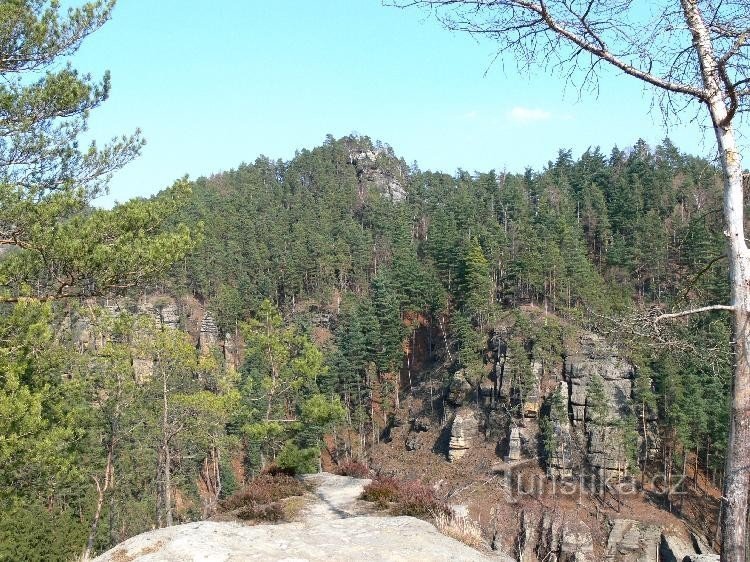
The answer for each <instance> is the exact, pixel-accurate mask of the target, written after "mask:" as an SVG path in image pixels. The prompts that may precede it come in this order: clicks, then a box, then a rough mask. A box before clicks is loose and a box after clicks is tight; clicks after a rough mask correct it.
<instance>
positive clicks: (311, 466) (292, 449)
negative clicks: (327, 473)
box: [276, 441, 320, 474]
mask: <svg viewBox="0 0 750 562" xmlns="http://www.w3.org/2000/svg"><path fill="white" fill-rule="evenodd" d="M318 457H320V450H318V449H316V448H312V447H311V448H308V449H300V448H299V447H298V446H297V445H295V444H294V443H293V442H292V441H287V442H286V443H285V444H284V447H283V448H282V449H281V451H280V452H279V454H278V455H277V456H276V464H277V465H279V467H280V468H282V469H284V470H288V471H290V472H291V473H292V474H309V473H311V472H317V471H318Z"/></svg>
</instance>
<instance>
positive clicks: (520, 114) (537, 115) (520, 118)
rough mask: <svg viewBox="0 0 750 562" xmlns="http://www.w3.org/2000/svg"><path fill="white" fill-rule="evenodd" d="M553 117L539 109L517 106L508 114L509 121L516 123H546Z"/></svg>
mask: <svg viewBox="0 0 750 562" xmlns="http://www.w3.org/2000/svg"><path fill="white" fill-rule="evenodd" d="M551 117H552V113H550V112H549V111H545V110H544V109H539V108H530V107H523V106H521V105H517V106H516V107H514V108H513V109H511V110H510V111H509V112H508V119H510V120H511V121H514V122H516V123H533V122H536V121H546V120H547V119H550V118H551Z"/></svg>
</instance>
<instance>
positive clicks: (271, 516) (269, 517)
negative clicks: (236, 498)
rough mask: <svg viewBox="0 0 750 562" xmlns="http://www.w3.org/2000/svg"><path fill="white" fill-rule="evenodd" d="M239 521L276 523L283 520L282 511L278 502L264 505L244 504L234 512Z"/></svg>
mask: <svg viewBox="0 0 750 562" xmlns="http://www.w3.org/2000/svg"><path fill="white" fill-rule="evenodd" d="M235 515H237V517H239V518H240V519H246V520H248V519H249V520H252V519H254V520H260V521H270V522H272V523H276V522H278V521H281V520H283V519H284V509H283V508H282V507H281V504H280V503H279V502H273V503H269V504H264V505H257V504H253V503H251V504H246V505H243V506H242V507H240V508H239V509H237V510H236V511H235Z"/></svg>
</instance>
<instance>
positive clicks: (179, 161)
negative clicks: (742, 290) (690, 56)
mask: <svg viewBox="0 0 750 562" xmlns="http://www.w3.org/2000/svg"><path fill="white" fill-rule="evenodd" d="M493 57H494V51H493V45H492V43H489V42H477V41H475V40H474V39H472V38H471V37H468V36H466V35H463V34H456V33H451V32H448V31H445V30H444V29H442V28H441V27H440V26H439V25H438V24H437V23H436V22H435V21H434V20H432V19H429V18H427V17H426V14H425V13H424V12H420V11H417V10H400V9H395V8H388V7H383V6H382V5H381V2H380V0H221V1H219V2H211V3H209V2H198V1H194V0H158V1H151V0H120V2H119V4H118V6H117V7H116V9H115V12H114V17H113V19H112V21H110V22H109V23H107V24H106V25H105V26H104V27H103V28H102V29H101V30H99V31H98V32H97V33H96V34H94V35H93V36H91V37H90V38H89V39H87V40H86V41H85V42H84V44H83V46H82V47H81V49H80V51H79V52H78V53H77V54H76V55H75V57H74V65H75V66H76V67H77V68H79V69H80V70H82V71H87V72H91V73H92V74H94V75H100V74H101V73H102V72H103V71H104V70H105V69H109V70H110V71H111V72H112V85H113V88H112V95H111V97H110V99H109V100H108V101H107V102H106V103H105V104H104V105H103V106H102V107H101V108H99V109H97V110H95V111H94V112H93V113H92V116H91V131H90V134H91V135H92V136H93V137H94V138H96V139H97V140H98V141H100V142H103V141H105V140H106V139H108V138H111V137H112V136H115V135H120V134H123V133H128V132H131V131H133V130H134V129H135V128H136V127H140V128H141V129H142V130H143V133H144V136H145V138H146V140H147V142H148V144H147V146H146V147H145V149H144V151H143V155H142V156H141V157H140V158H139V159H138V160H137V161H135V162H133V163H131V164H129V165H128V166H127V167H126V168H124V169H123V170H122V171H120V172H119V173H118V174H117V175H116V176H115V178H114V179H113V181H112V184H111V192H110V195H109V196H107V197H105V198H103V199H101V200H100V201H99V204H102V205H109V204H111V202H112V201H114V200H119V201H123V200H125V199H128V198H130V197H133V196H147V195H150V194H152V193H155V192H157V191H159V190H160V189H162V188H164V187H166V186H167V185H169V184H171V183H172V181H174V180H175V179H176V178H178V177H181V176H182V175H184V174H189V175H190V176H191V177H193V178H195V177H198V176H201V175H210V174H212V173H216V172H219V171H222V170H227V169H230V168H234V167H236V166H237V165H239V164H240V163H241V162H252V161H254V160H255V158H256V157H257V156H258V155H260V154H265V155H267V156H269V157H271V158H274V159H276V158H281V159H284V160H288V159H290V158H291V157H292V156H293V155H294V152H295V150H298V149H301V148H312V147H314V146H316V145H319V144H320V143H321V142H322V141H323V139H324V138H325V136H326V134H328V133H330V134H332V135H334V136H335V137H340V136H343V135H347V134H349V133H352V132H357V133H360V134H365V135H368V136H370V137H371V138H373V139H374V140H375V139H379V140H382V141H383V142H387V143H389V144H390V145H391V146H393V148H394V149H395V151H396V153H397V154H398V155H400V156H402V157H404V158H405V159H406V160H407V161H408V162H412V161H414V160H416V161H417V162H418V164H419V165H420V167H421V168H422V169H432V170H442V171H445V172H449V173H453V172H454V171H455V170H456V169H457V168H458V167H461V168H463V169H466V170H469V171H475V170H479V171H487V170H489V169H492V168H494V169H497V170H503V169H505V170H508V171H511V172H520V171H523V170H524V168H525V167H526V166H531V167H534V168H537V169H538V168H541V166H543V165H544V164H545V163H546V162H547V161H548V160H550V159H554V157H555V156H556V154H557V151H558V149H560V148H570V149H572V150H573V153H574V155H576V156H577V155H579V154H580V153H581V152H582V151H583V150H585V149H586V148H587V147H588V146H596V145H600V146H601V147H602V149H603V150H604V151H605V152H608V151H609V150H610V148H611V147H612V146H613V145H615V144H616V145H618V146H620V147H621V148H623V147H626V146H630V145H632V144H633V143H634V142H635V141H636V140H637V139H638V138H639V137H642V138H644V139H645V140H646V141H647V142H649V143H650V144H656V143H658V142H659V140H660V139H662V138H663V137H664V136H665V135H667V134H669V135H670V137H672V139H673V140H674V141H675V143H676V144H677V145H678V146H679V147H680V148H681V149H682V150H684V151H686V152H691V153H696V154H705V155H708V154H711V153H712V142H713V137H712V135H711V134H710V133H706V132H705V131H704V130H702V128H701V127H700V126H699V124H696V123H687V124H684V125H680V126H673V127H672V128H671V129H670V130H669V131H667V130H666V129H664V127H663V125H662V122H661V121H662V119H661V115H660V113H659V112H658V110H652V111H651V110H650V107H651V97H650V94H649V93H648V91H644V90H643V88H642V86H641V85H640V83H638V82H636V81H634V80H632V79H629V78H626V77H623V76H619V75H617V74H616V73H614V72H612V73H610V74H607V75H605V76H604V78H603V80H602V81H601V83H600V89H599V94H598V96H594V95H592V94H583V95H582V96H579V94H578V92H577V91H576V90H575V89H573V88H568V89H567V90H566V89H565V88H564V86H563V81H562V79H561V78H560V77H558V76H548V75H547V74H546V73H545V72H544V71H543V70H534V71H533V72H532V74H531V75H530V76H522V75H519V73H518V72H517V70H516V66H515V63H514V62H513V61H512V60H510V59H508V60H507V61H505V63H504V64H503V61H502V60H499V61H497V62H495V64H494V65H491V62H492V59H493ZM690 117H692V115H690V114H689V115H687V119H686V120H688V121H689V118H690Z"/></svg>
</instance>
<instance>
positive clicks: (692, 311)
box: [649, 304, 735, 324]
mask: <svg viewBox="0 0 750 562" xmlns="http://www.w3.org/2000/svg"><path fill="white" fill-rule="evenodd" d="M712 310H735V307H733V306H731V305H728V304H712V305H709V306H701V307H700V308H691V309H689V310H682V311H680V312H670V313H668V314H659V315H657V316H650V317H649V320H650V321H651V322H652V323H653V324H657V323H658V322H661V321H662V320H670V319H672V318H680V317H682V316H689V315H691V314H700V313H702V312H710V311H712Z"/></svg>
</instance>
